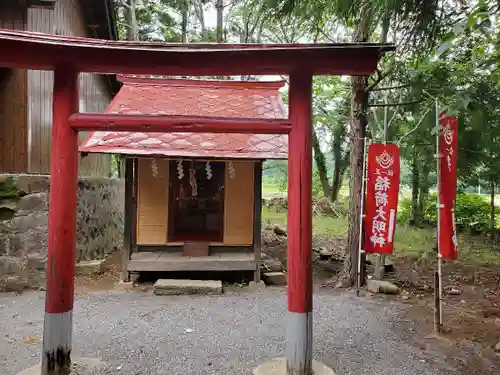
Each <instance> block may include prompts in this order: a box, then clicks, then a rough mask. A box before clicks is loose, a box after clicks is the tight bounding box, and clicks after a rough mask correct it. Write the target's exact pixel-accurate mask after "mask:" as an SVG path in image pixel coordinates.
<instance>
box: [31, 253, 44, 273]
mask: <svg viewBox="0 0 500 375" xmlns="http://www.w3.org/2000/svg"><path fill="white" fill-rule="evenodd" d="M27 260H28V261H27V263H26V268H28V269H32V270H41V271H43V270H45V265H46V263H47V256H45V255H41V254H30V255H28V257H27Z"/></svg>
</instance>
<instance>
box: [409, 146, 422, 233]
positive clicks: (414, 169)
mask: <svg viewBox="0 0 500 375" xmlns="http://www.w3.org/2000/svg"><path fill="white" fill-rule="evenodd" d="M419 182H420V181H419V172H418V164H417V152H416V150H415V146H413V152H412V160H411V218H410V225H411V226H417V225H418V224H420V211H419V204H418V196H419V189H420V184H419Z"/></svg>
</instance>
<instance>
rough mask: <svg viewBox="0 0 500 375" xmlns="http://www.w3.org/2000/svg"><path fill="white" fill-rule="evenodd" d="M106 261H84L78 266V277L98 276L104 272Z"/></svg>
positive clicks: (76, 270)
mask: <svg viewBox="0 0 500 375" xmlns="http://www.w3.org/2000/svg"><path fill="white" fill-rule="evenodd" d="M103 264H104V259H99V260H84V261H81V262H78V263H77V264H76V269H75V272H76V275H77V276H90V275H98V274H101V273H102V272H103Z"/></svg>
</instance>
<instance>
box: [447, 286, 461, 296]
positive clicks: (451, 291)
mask: <svg viewBox="0 0 500 375" xmlns="http://www.w3.org/2000/svg"><path fill="white" fill-rule="evenodd" d="M446 293H448V294H449V295H450V296H459V295H460V293H461V292H460V289H458V288H455V287H451V288H447V289H446Z"/></svg>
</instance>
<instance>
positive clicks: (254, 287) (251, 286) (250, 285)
mask: <svg viewBox="0 0 500 375" xmlns="http://www.w3.org/2000/svg"><path fill="white" fill-rule="evenodd" d="M248 289H250V290H252V291H254V290H262V289H266V284H265V283H264V282H263V281H259V282H255V281H250V282H249V283H248Z"/></svg>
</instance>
